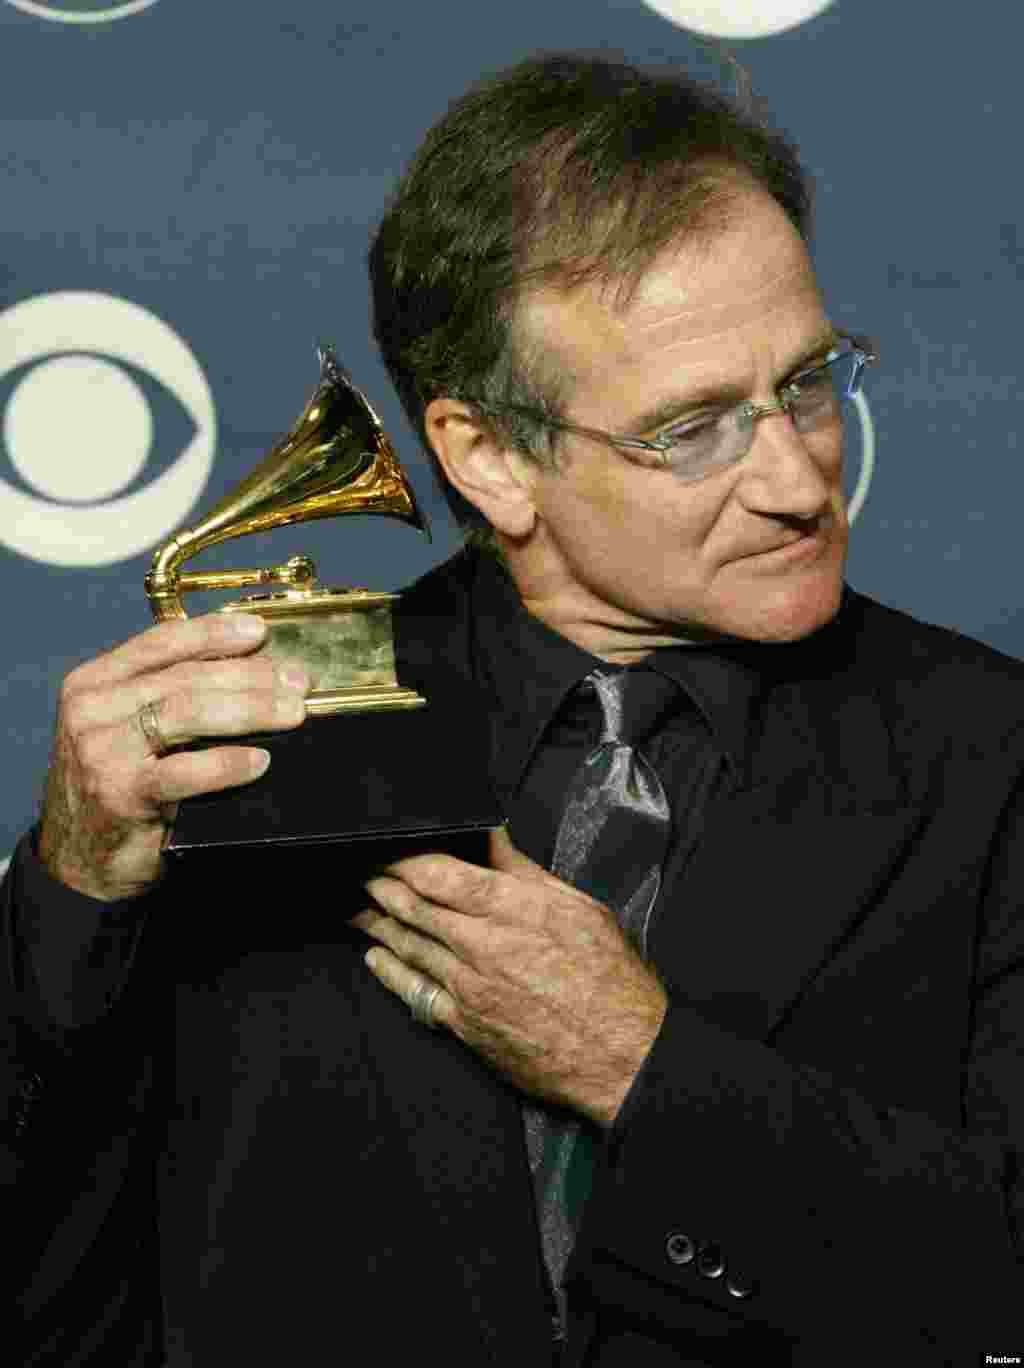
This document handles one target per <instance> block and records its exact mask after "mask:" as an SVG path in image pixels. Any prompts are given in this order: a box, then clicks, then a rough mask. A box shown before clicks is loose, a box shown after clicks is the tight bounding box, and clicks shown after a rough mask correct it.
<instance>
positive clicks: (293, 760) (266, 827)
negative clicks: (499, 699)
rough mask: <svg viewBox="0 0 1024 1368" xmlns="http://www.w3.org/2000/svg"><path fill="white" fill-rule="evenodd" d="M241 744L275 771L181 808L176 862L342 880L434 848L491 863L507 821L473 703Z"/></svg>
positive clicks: (339, 719) (372, 716)
mask: <svg viewBox="0 0 1024 1368" xmlns="http://www.w3.org/2000/svg"><path fill="white" fill-rule="evenodd" d="M396 687H397V686H396ZM407 692H408V693H410V694H413V695H414V696H415V697H417V698H418V697H419V695H418V694H416V693H415V690H412V689H410V690H407ZM232 739H233V740H236V738H232ZM237 741H238V742H241V743H243V744H244V743H246V742H251V743H252V744H255V745H259V746H262V747H264V748H265V749H266V750H268V751H269V752H270V757H271V760H270V768H269V770H268V771H267V773H266V774H265V775H263V776H262V777H261V778H260V779H256V780H254V781H253V782H252V783H249V784H244V785H242V786H241V787H239V788H231V789H225V790H222V791H219V792H216V793H209V794H201V795H198V796H196V797H194V798H187V799H185V800H184V801H183V802H182V803H180V804H179V808H178V816H177V820H176V821H175V824H174V828H173V830H172V832H171V835H170V839H169V841H168V844H167V845H166V847H165V853H166V854H168V855H169V856H171V857H172V859H179V860H189V861H192V860H197V861H200V862H205V861H206V860H208V859H210V858H211V857H215V856H218V855H219V856H227V857H232V858H233V859H234V860H237V859H238V858H239V857H241V858H242V859H243V860H244V861H246V862H248V861H250V860H252V861H259V862H260V864H262V863H263V858H264V856H267V857H270V858H271V860H272V862H273V863H274V864H276V863H277V862H278V861H284V862H286V863H287V865H288V867H290V868H291V869H292V871H295V870H296V869H298V870H299V871H302V872H303V873H306V872H309V871H311V870H312V869H313V868H314V865H315V867H316V868H317V869H318V870H319V869H321V868H323V869H325V870H328V871H331V870H333V873H332V874H331V875H330V877H331V878H332V879H335V878H336V877H337V871H338V870H339V868H340V869H345V870H347V871H348V872H349V873H350V874H354V873H357V872H358V871H360V870H363V869H365V868H366V867H367V866H368V865H371V864H373V865H376V864H379V863H381V862H382V861H383V860H384V859H385V858H386V859H397V858H400V856H401V855H403V854H413V853H418V852H421V851H429V850H436V851H447V852H449V853H451V854H458V855H460V857H461V858H471V859H481V858H482V861H484V862H485V861H486V845H487V842H486V833H487V832H488V831H490V830H492V829H493V828H494V827H497V826H500V825H501V824H502V823H503V821H504V813H503V812H502V809H501V806H500V804H499V803H498V800H497V798H496V795H495V793H494V791H493V789H492V786H491V782H490V777H489V774H488V768H489V767H488V764H487V759H486V757H487V756H488V755H489V753H490V742H489V727H488V723H487V719H486V717H485V716H484V715H483V713H482V712H481V710H480V706H479V702H478V701H477V700H475V699H474V698H472V697H469V696H456V695H455V694H454V693H451V692H445V693H443V694H440V695H439V696H437V697H435V696H434V695H433V694H431V698H430V702H429V705H428V706H427V707H423V706H420V705H417V706H413V707H405V706H402V707H399V708H395V709H389V708H388V707H386V706H385V707H379V708H369V709H367V708H365V707H363V708H359V709H352V710H350V711H347V712H346V711H342V712H339V713H338V714H337V715H335V716H327V717H321V718H307V720H306V721H305V722H304V723H303V724H302V725H301V726H300V727H298V728H297V729H296V730H294V731H288V732H273V733H263V734H261V735H259V736H252V737H239V738H237ZM194 744H197V743H194ZM470 851H472V852H473V854H468V852H470ZM339 857H340V861H341V863H340V865H339V863H338V860H339Z"/></svg>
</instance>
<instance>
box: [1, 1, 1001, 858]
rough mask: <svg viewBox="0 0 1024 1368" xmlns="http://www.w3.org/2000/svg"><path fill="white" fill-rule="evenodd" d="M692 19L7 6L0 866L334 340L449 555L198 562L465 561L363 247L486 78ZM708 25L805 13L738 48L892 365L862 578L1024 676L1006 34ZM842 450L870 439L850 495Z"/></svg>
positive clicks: (574, 6) (693, 55) (637, 41)
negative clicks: (121, 662) (399, 385)
mask: <svg viewBox="0 0 1024 1368" xmlns="http://www.w3.org/2000/svg"><path fill="white" fill-rule="evenodd" d="M700 8H701V6H700V5H692V4H687V3H686V2H685V0H652V3H651V4H650V5H648V4H645V3H644V0H603V3H598V2H597V0H560V3H559V4H557V5H552V4H550V3H549V0H516V3H515V4H514V5H512V4H503V3H500V0H479V3H470V0H433V3H423V4H420V5H411V4H410V3H409V0H373V3H372V4H371V3H369V0H342V2H341V3H339V2H338V0H332V2H331V3H327V0H287V2H286V0H264V3H261V4H259V5H253V4H252V3H251V0H250V2H249V3H244V2H243V0H217V3H216V4H210V3H208V0H135V3H129V4H120V5H118V4H112V3H110V0H52V3H49V2H48V0H39V2H38V3H34V2H33V0H0V55H2V64H3V86H2V91H3V93H2V96H0V99H2V101H3V105H4V112H5V119H4V135H3V141H2V142H0V159H2V163H3V168H4V172H5V177H4V180H5V189H6V193H5V195H4V200H3V212H2V214H0V235H2V243H3V251H2V254H0V413H2V415H3V422H2V445H0V573H2V575H3V584H4V588H5V596H6V602H7V604H8V609H7V612H6V614H5V618H4V625H5V631H4V642H5V650H6V668H5V669H4V671H3V679H2V683H0V689H2V694H3V703H4V709H3V718H4V724H5V739H6V744H5V748H4V773H5V783H4V786H3V789H2V792H0V859H2V858H3V857H4V856H5V855H6V854H7V853H9V851H10V849H11V847H12V846H13V844H14V841H15V840H16V838H17V835H18V834H19V833H20V831H22V830H23V829H24V828H25V826H26V825H27V824H28V823H29V822H30V821H31V820H32V818H33V816H34V814H35V812H36V810H37V805H38V801H39V797H40V794H41V788H42V782H43V776H44V773H45V769H46V763H47V755H48V750H49V744H50V736H51V730H52V715H53V708H54V701H55V696H56V691H57V689H58V687H59V684H60V680H61V678H62V677H63V675H64V674H65V673H66V671H67V670H68V669H69V668H70V667H71V666H72V665H74V664H75V663H77V662H78V661H80V660H82V659H84V658H85V657H87V656H90V655H93V654H94V653H95V652H96V651H97V650H98V649H99V648H101V647H103V646H106V645H110V644H112V643H114V642H115V641H117V640H120V639H123V638H124V637H127V636H129V635H131V634H132V633H134V632H136V631H138V630H139V629H140V628H142V627H144V626H145V625H147V623H148V622H149V621H150V614H149V608H148V605H147V603H146V600H145V597H144V595H143V591H142V578H143V575H144V573H145V570H146V568H147V566H148V562H149V559H150V555H151V553H152V549H153V547H154V546H155V545H156V544H158V543H160V542H162V541H163V540H165V539H166V538H167V537H168V536H169V535H170V534H171V533H172V532H173V530H174V529H175V527H177V526H178V525H180V524H181V523H182V522H184V521H185V520H186V518H187V516H188V514H189V512H190V510H191V509H192V508H193V507H194V506H196V505H197V504H198V505H199V506H205V505H206V504H208V503H210V502H212V500H213V499H214V498H216V497H219V496H220V495H221V494H222V493H223V492H224V491H225V490H226V489H228V488H229V487H230V486H231V485H232V484H234V483H235V482H236V481H237V480H238V479H239V478H240V477H241V475H242V474H243V473H244V472H245V471H246V470H247V469H248V468H249V467H250V466H251V465H253V464H254V463H255V461H256V460H257V459H258V458H259V456H261V455H262V453H263V452H264V451H265V450H266V449H267V448H268V447H269V446H270V445H271V444H272V442H273V441H274V440H275V439H276V438H277V437H278V436H279V435H280V434H281V433H282V431H283V430H284V429H286V428H287V427H288V426H289V425H290V423H291V421H292V419H293V418H294V417H295V416H296V415H297V414H298V412H299V410H300V409H301V407H302V405H303V403H304V402H305V399H306V397H307V395H308V393H309V391H310V390H311V388H312V386H313V384H314V382H315V379H316V374H317V367H316V358H315V354H314V342H315V340H316V339H317V338H318V337H325V338H327V339H328V340H333V341H334V342H335V343H336V345H337V347H338V350H339V352H340V354H341V356H342V357H343V359H344V360H345V362H346V363H347V365H348V366H349V368H350V369H351V371H352V372H353V374H354V375H355V377H356V379H357V381H358V382H359V383H360V384H361V386H362V387H363V388H364V389H365V390H366V391H367V392H368V394H369V395H370V397H371V400H372V401H373V403H374V404H375V406H376V407H377V409H378V411H379V412H380V413H381V415H382V417H383V419H384V422H385V426H386V427H387V428H388V430H389V431H390V432H391V434H392V436H393V437H394V439H395V441H396V444H397V445H398V447H399V449H400V452H401V454H402V456H403V459H404V460H405V463H406V465H407V468H408V469H409V471H410V475H411V478H412V481H413V484H414V485H415V487H416V491H417V494H418V495H419V497H420V499H421V502H422V503H423V505H424V506H425V508H426V510H427V513H428V515H429V516H430V517H431V519H432V522H433V529H434V538H435V539H434V542H433V544H432V545H429V546H428V545H427V544H426V543H425V542H424V541H422V540H421V539H420V538H419V537H418V536H417V535H416V534H415V533H414V532H413V531H411V529H409V528H407V527H405V526H403V525H401V524H398V523H395V522H391V521H389V520H384V519H374V518H354V519H346V520H344V521H336V522H333V523H322V524H309V525H306V526H305V527H299V528H293V529H287V530H283V531H280V532H278V533H275V534H273V535H267V536H265V537H254V538H250V539H249V544H248V545H246V544H245V543H238V542H236V543H234V544H233V546H232V547H231V548H230V549H229V551H228V552H225V553H223V554H222V556H221V559H220V561H219V562H218V561H217V558H216V556H215V555H214V554H213V553H211V555H210V556H209V557H208V558H206V559H205V560H204V562H203V563H204V564H205V563H210V564H213V563H226V564H242V563H246V564H260V563H273V562H277V561H279V560H282V559H284V558H285V557H286V556H288V555H291V554H293V553H294V552H295V551H306V552H308V553H309V554H311V555H313V556H314V558H315V559H316V560H317V561H318V563H319V565H320V569H321V573H322V577H323V578H324V579H325V580H326V581H328V582H345V581H349V582H351V581H353V580H357V581H359V582H365V583H370V584H373V585H375V586H379V587H386V588H395V587H398V586H400V585H401V584H403V583H406V582H408V581H409V580H410V579H412V578H413V577H414V576H416V575H418V574H420V573H422V572H423V571H425V570H426V569H428V568H429V567H430V566H431V565H432V564H434V563H435V562H437V561H439V560H440V559H442V558H443V557H445V556H447V555H448V554H450V552H451V551H452V550H453V549H454V548H455V546H456V545H457V544H458V540H459V538H458V533H457V531H456V529H455V528H454V526H453V525H452V523H451V521H450V519H449V517H448V514H447V512H446V509H445V506H444V504H443V502H442V500H441V496H440V494H439V492H438V491H437V490H436V489H435V487H434V485H433V478H432V476H431V474H430V472H429V469H428V467H427V464H426V461H425V458H424V457H422V456H421V455H420V453H419V451H418V449H417V447H416V444H415V441H414V439H413V438H412V435H411V433H410V432H409V430H408V428H407V426H406V425H405V423H404V421H403V420H402V418H401V417H400V411H399V407H398V403H397V400H396V399H395V397H394V395H393V393H392V392H391V390H390V387H389V385H388V383H387V380H386V377H385V373H384V371H383V368H382V366H381V364H380V362H379V360H378V359H377V357H376V355H375V353H374V351H373V347H372V343H371V341H370V334H369V324H368V312H369V304H368V291H367V283H366V275H365V267H364V257H365V250H366V245H367V241H368V237H369V233H370V231H371V228H372V225H373V224H374V222H375V220H376V218H377V216H378V215H379V213H380V210H381V208H382V206H383V204H384V202H385V200H386V198H387V196H388V194H389V191H390V189H391V187H392V185H393V183H394V181H395V178H396V176H397V174H398V173H399V171H400V170H401V168H402V167H403V165H404V163H405V162H406V160H407V159H408V157H409V156H410V154H411V153H412V151H413V149H414V147H415V145H416V143H417V141H418V139H419V136H420V135H421V133H422V132H423V130H424V129H425V128H426V127H427V125H428V124H429V123H430V122H431V121H432V120H433V119H434V118H435V117H436V116H437V115H438V114H439V113H440V112H441V111H442V109H443V108H444V107H445V105H446V103H447V101H448V100H449V99H450V98H451V97H452V96H454V95H455V94H457V93H459V92H461V90H462V89H464V87H465V86H466V85H468V84H469V83H470V81H472V80H473V79H474V78H475V77H476V76H477V75H478V74H480V73H481V72H482V71H484V70H489V69H494V68H496V67H499V66H503V65H505V64H507V63H509V62H511V61H513V60H515V59H517V58H519V57H521V56H525V55H527V54H528V53H531V52H534V51H536V50H538V49H552V48H563V47H569V48H576V49H579V48H584V49H591V50H595V49H608V50H610V51H612V52H614V53H623V54H625V55H626V56H627V57H628V58H630V59H633V60H637V61H650V62H665V61H672V62H682V63H685V64H687V65H688V66H689V67H690V68H692V69H693V70H695V71H697V72H698V73H700V74H705V75H712V76H714V75H716V74H717V67H718V64H717V62H716V61H715V59H714V58H713V57H711V56H709V54H708V51H707V49H706V48H704V47H702V46H701V45H700V44H699V43H698V42H697V41H696V40H695V39H694V37H693V36H692V34H691V33H689V32H688V31H687V30H686V29H685V28H684V27H683V26H682V20H683V19H684V18H686V17H689V18H690V19H691V20H692V17H693V15H694V14H695V13H696V12H697V11H698V10H699V9H700ZM703 8H704V10H708V9H709V8H717V9H718V11H719V12H720V13H722V14H724V15H726V17H727V18H728V16H729V15H730V14H732V15H734V16H735V15H739V16H740V18H741V19H742V16H743V14H746V15H748V16H749V15H750V14H754V15H760V16H761V18H762V19H764V17H765V16H766V15H767V16H769V18H770V17H771V16H772V15H773V14H775V15H777V16H781V19H780V23H781V21H782V20H785V19H787V17H788V19H789V20H790V21H791V22H790V27H788V28H785V29H783V31H781V32H777V33H774V34H772V35H770V36H762V37H749V36H747V37H742V36H741V37H739V38H735V39H730V47H731V49H732V51H733V52H734V53H735V55H736V56H737V57H738V59H739V60H740V61H741V62H742V63H743V65H744V66H745V67H746V68H747V69H748V70H749V72H750V73H751V75H752V77H753V81H754V85H755V88H756V89H757V91H758V92H759V94H760V95H761V96H762V97H763V99H764V101H765V103H766V104H767V106H768V108H769V109H770V110H771V111H772V113H773V115H774V117H775V119H776V120H777V121H778V122H779V123H781V124H782V125H783V126H784V127H785V128H787V129H788V130H789V131H790V132H791V133H792V134H793V135H794V136H795V138H796V139H797V141H798V142H799V144H800V146H801V148H802V151H803V155H804V158H805V161H806V162H807V164H808V165H809V167H810V168H811V170H812V172H813V173H814V174H815V176H816V178H817V184H818V209H817V240H816V246H815V251H816V258H817V262H818V267H819V273H820V278H821V280H822V283H823V285H824V289H825V294H826V300H827V303H828V306H829V309H830V312H831V314H832V316H833V318H835V319H836V320H837V321H838V322H840V323H841V324H842V325H843V326H845V327H847V328H848V329H850V330H852V331H860V332H867V333H868V334H870V335H872V336H874V337H876V338H877V340H878V342H879V344H880V353H881V363H880V365H879V366H878V367H877V368H876V373H875V375H874V376H873V377H872V383H871V388H870V415H871V418H872V420H873V426H874V431H875V435H876V439H877V458H878V463H877V468H876V470H875V473H874V477H873V479H872V482H871V486H870V490H869V493H868V497H867V500H866V503H865V504H864V506H863V510H862V512H861V513H860V516H859V518H858V520H857V522H856V525H855V528H854V534H853V538H852V552H851V559H850V579H851V581H852V583H853V584H855V585H856V586H857V587H858V588H859V589H861V590H863V591H865V592H867V593H871V594H874V595H876V596H877V597H879V598H881V599H883V600H884V601H886V602H888V603H892V604H895V605H897V606H899V607H901V608H905V609H908V610H910V611H911V612H913V613H916V614H917V615H918V616H921V617H924V618H926V619H929V620H931V621H934V622H940V623H944V624H947V625H951V626H955V627H957V628H959V629H960V630H962V631H965V632H967V633H970V634H972V635H975V636H978V637H981V638H983V639H984V640H987V641H989V642H990V643H992V644H993V645H995V646H997V647H999V648H1001V649H1003V650H1005V651H1007V652H1009V653H1011V654H1014V655H1018V656H1024V615H1022V612H1021V608H1020V606H1019V595H1018V589H1017V582H1018V576H1017V573H1016V560H1017V555H1018V552H1017V551H1015V550H1014V547H1015V546H1017V544H1018V539H1017V536H1016V535H1015V534H1016V531H1017V521H1018V508H1019V506H1020V504H1021V496H1022V476H1021V472H1020V467H1019V463H1018V450H1017V431H1016V413H1017V409H1016V399H1017V389H1018V380H1017V370H1018V366H1017V342H1016V333H1017V313H1016V305H1017V303H1018V300H1019V297H1020V282H1021V276H1022V273H1024V226H1022V214H1021V208H1022V197H1024V191H1022V188H1021V178H1020V176H1019V174H1018V167H1019V149H1018V142H1019V129H1020V115H1019V112H1018V106H1019V91H1018V86H1019V72H1018V67H1019V53H1020V50H1021V40H1022V37H1024V20H1022V19H1021V17H1020V11H1019V10H1018V7H1016V6H1010V5H1005V4H1000V3H996V0H987V3H986V2H985V0H982V2H981V3H977V4H975V5H974V6H973V7H972V8H971V12H970V17H971V25H970V27H969V28H968V27H966V26H965V24H964V22H963V20H962V18H961V13H960V10H959V7H956V6H940V5H936V4H934V3H932V4H925V3H924V0H903V3H902V4H899V5H894V4H892V3H881V0H833V3H831V4H827V3H824V0H821V2H820V3H818V4H814V3H806V4H803V5H801V4H800V0H779V3H777V4H775V5H773V4H771V3H768V0H763V2H762V3H758V4H749V3H747V4H741V3H736V4H732V5H730V4H729V3H728V2H727V0H726V2H725V3H721V4H719V5H718V6H717V7H714V6H708V5H706V4H705V5H704V6H703ZM659 11H661V12H659ZM813 11H817V12H816V13H815V12H813ZM671 14H674V15H675V19H674V20H673V18H671V17H669V15H671ZM808 15H809V16H810V17H807V16H808ZM739 29H740V31H741V32H746V33H748V34H749V32H750V29H749V26H748V27H747V28H746V29H745V30H744V28H743V25H742V23H741V24H740V26H739ZM720 31H721V26H720ZM858 446H859V443H858V440H857V433H856V432H854V434H853V440H852V441H851V452H850V462H851V487H852V483H853V482H854V481H855V480H856V476H857V451H858Z"/></svg>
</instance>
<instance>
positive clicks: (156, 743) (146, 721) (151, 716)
mask: <svg viewBox="0 0 1024 1368" xmlns="http://www.w3.org/2000/svg"><path fill="white" fill-rule="evenodd" d="M135 716H136V717H137V718H138V722H139V730H140V731H141V732H142V735H143V736H144V737H145V738H146V744H147V745H148V746H149V749H150V750H151V751H152V752H153V754H154V755H155V756H156V757H157V759H159V758H160V756H161V755H166V754H167V752H168V751H169V750H170V746H169V745H168V744H167V742H166V741H165V740H164V735H163V732H162V731H161V730H160V723H159V722H158V721H157V720H156V704H155V703H143V705H142V707H141V708H140V709H139V711H138V712H137V713H136V714H135Z"/></svg>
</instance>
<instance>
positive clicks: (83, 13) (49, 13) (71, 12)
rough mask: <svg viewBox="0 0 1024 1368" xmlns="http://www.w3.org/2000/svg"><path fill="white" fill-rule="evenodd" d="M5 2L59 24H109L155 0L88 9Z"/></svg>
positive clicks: (26, 0)
mask: <svg viewBox="0 0 1024 1368" xmlns="http://www.w3.org/2000/svg"><path fill="white" fill-rule="evenodd" d="M7 3H8V4H9V5H13V6H14V8H15V9H17V10H22V11H23V12H24V13H25V14H34V15H35V17H36V18H37V19H53V20H55V21H56V22H57V23H59V24H109V23H110V22H111V21H112V20H113V19H127V18H128V16H129V15H130V14H139V13H140V12H141V11H142V10H146V9H149V7H150V6H151V5H155V4H156V0H124V3H123V4H120V5H107V6H106V8H105V9H89V10H79V9H72V8H70V7H64V6H62V5H59V4H57V3H56V2H55V3H54V4H52V5H47V4H44V3H42V0H7Z"/></svg>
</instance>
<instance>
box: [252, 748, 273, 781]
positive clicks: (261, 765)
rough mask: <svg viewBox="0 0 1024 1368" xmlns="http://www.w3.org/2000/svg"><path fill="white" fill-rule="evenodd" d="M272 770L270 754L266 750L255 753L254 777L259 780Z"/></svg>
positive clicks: (253, 762) (253, 760) (253, 763)
mask: <svg viewBox="0 0 1024 1368" xmlns="http://www.w3.org/2000/svg"><path fill="white" fill-rule="evenodd" d="M269 768H270V752H269V751H265V750H259V751H253V756H252V777H253V778H254V779H258V778H259V777H260V775H261V774H266V772H267V770H268V769H269Z"/></svg>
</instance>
